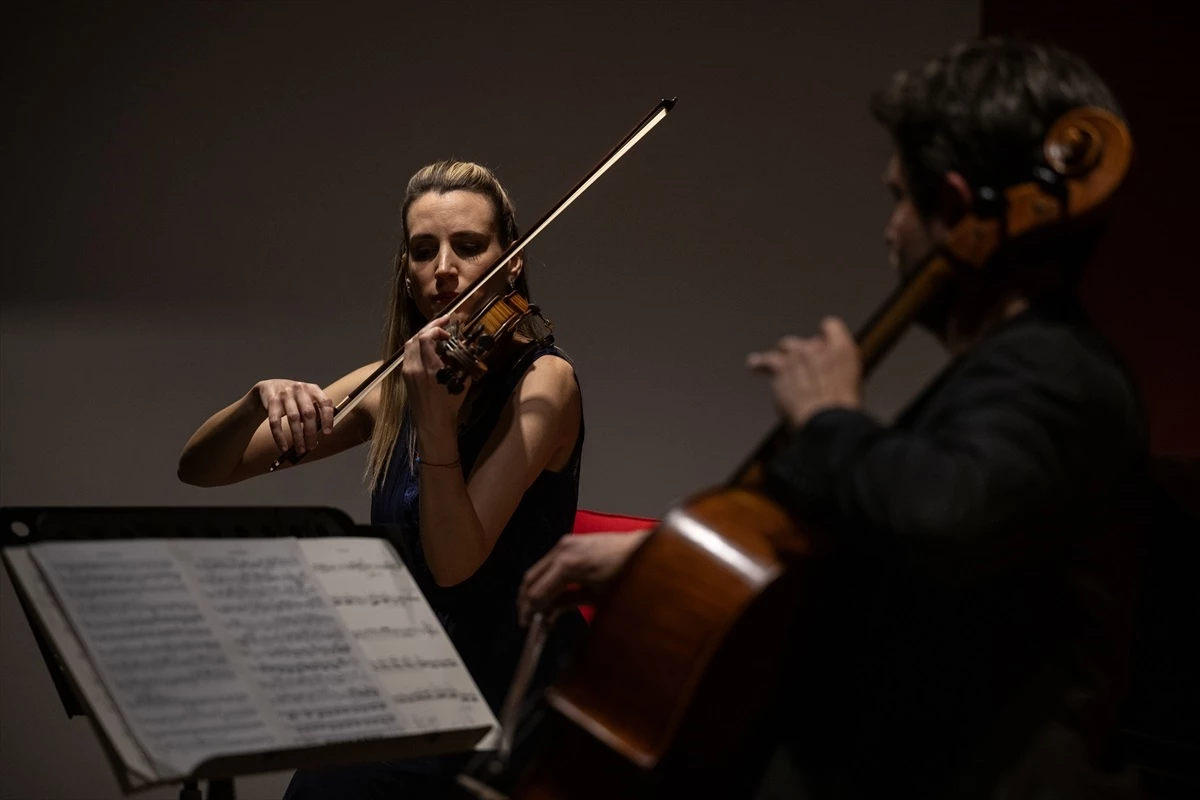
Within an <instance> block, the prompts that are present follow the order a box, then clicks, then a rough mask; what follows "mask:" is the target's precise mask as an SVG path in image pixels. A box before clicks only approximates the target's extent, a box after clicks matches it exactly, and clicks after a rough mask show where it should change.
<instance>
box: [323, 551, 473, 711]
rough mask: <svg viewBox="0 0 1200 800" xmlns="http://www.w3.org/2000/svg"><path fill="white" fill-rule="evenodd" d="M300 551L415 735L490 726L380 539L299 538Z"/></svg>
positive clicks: (453, 655) (467, 679)
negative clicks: (441, 730) (416, 732)
mask: <svg viewBox="0 0 1200 800" xmlns="http://www.w3.org/2000/svg"><path fill="white" fill-rule="evenodd" d="M300 546H301V548H302V549H303V550H304V552H305V554H306V555H307V557H308V560H309V563H311V564H312V565H313V571H314V573H315V574H316V575H317V578H318V580H319V581H320V582H321V584H322V586H324V588H325V591H326V593H327V594H328V595H329V596H330V597H331V598H333V602H334V605H335V606H337V609H338V612H339V613H340V614H341V616H342V619H343V621H344V622H345V624H346V627H347V628H348V629H349V630H350V631H351V633H352V634H353V635H354V638H355V639H356V640H357V642H358V645H359V646H360V647H361V648H362V650H363V652H364V653H365V654H366V657H367V659H368V661H369V663H370V665H371V667H372V669H373V670H374V672H375V674H376V677H377V679H378V681H379V683H380V685H381V686H382V687H383V688H384V690H385V691H386V692H387V693H388V696H389V698H390V699H391V701H392V702H393V703H395V704H396V706H397V707H398V708H400V709H401V710H402V713H404V714H406V719H407V720H408V722H409V723H410V724H411V725H413V726H414V727H416V728H418V729H420V730H433V729H438V728H453V727H477V726H484V725H495V719H494V718H493V717H492V714H491V710H490V709H489V708H488V706H487V703H485V702H484V701H483V699H482V697H481V696H480V695H479V690H478V688H477V687H476V686H475V682H474V681H473V680H472V679H471V675H470V673H469V672H467V669H466V667H465V666H464V665H463V664H462V661H461V660H460V659H459V657H458V654H457V652H456V651H455V649H454V646H453V644H452V643H451V642H450V638H449V637H448V636H447V635H446V633H445V631H444V630H443V629H442V626H441V625H440V624H439V622H438V620H437V617H436V616H435V615H434V613H433V610H432V609H431V608H430V607H429V605H428V604H427V603H426V602H425V600H424V598H423V597H422V596H421V593H420V591H419V590H418V589H417V586H416V583H415V582H414V581H413V578H412V575H411V574H409V572H408V570H407V569H406V568H405V567H404V566H403V564H402V563H401V562H400V561H399V559H398V557H397V556H396V555H395V553H394V551H393V550H392V549H391V548H390V547H389V546H388V545H387V543H385V542H383V541H381V540H379V539H369V538H362V539H350V538H338V539H305V540H302V541H301V542H300Z"/></svg>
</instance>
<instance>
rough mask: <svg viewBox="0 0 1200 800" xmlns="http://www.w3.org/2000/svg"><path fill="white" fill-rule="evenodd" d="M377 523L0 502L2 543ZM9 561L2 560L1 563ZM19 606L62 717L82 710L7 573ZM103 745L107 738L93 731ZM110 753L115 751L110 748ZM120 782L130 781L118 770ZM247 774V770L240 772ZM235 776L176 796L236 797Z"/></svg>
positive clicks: (340, 516)
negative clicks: (61, 711)
mask: <svg viewBox="0 0 1200 800" xmlns="http://www.w3.org/2000/svg"><path fill="white" fill-rule="evenodd" d="M383 531H384V529H383V528H381V527H378V526H370V525H356V524H355V523H354V520H352V519H351V518H350V516H349V515H348V514H346V513H345V512H344V511H341V510H339V509H336V508H330V507H325V506H292V507H267V506H84V507H52V506H7V507H2V508H0V546H3V547H11V546H19V545H29V544H34V543H37V542H44V541H82V540H89V541H94V540H97V539H137V538H144V539H148V538H204V539H245V538H251V537H253V538H274V537H285V536H286V537H295V538H298V539H301V538H311V537H324V536H374V537H383ZM6 567H7V562H6ZM10 577H12V579H13V584H14V587H15V588H18V591H17V592H16V594H17V598H18V600H19V601H20V603H21V610H22V611H24V613H25V617H26V619H27V620H28V622H29V627H30V629H31V630H32V631H33V636H34V640H35V641H36V642H37V645H38V649H39V650H40V651H41V654H42V660H43V661H44V662H45V664H46V669H47V670H48V671H49V673H50V678H51V680H52V681H53V682H54V688H55V689H56V690H57V691H58V697H59V699H60V700H61V701H62V704H63V710H64V711H66V713H67V716H68V717H75V716H88V715H87V711H86V709H85V708H84V705H83V703H82V702H81V701H80V699H79V697H78V696H77V695H76V693H75V690H74V689H73V688H72V686H71V684H70V681H69V680H68V678H67V674H66V670H65V668H64V667H63V665H62V664H61V663H60V661H59V659H58V656H57V655H56V654H55V650H54V647H53V646H52V645H51V643H50V642H49V641H48V639H47V638H46V636H45V635H44V633H43V632H42V630H41V626H40V625H39V624H37V623H36V622H35V620H36V612H34V610H33V609H32V608H31V606H30V604H29V602H28V599H27V598H26V597H25V595H24V593H23V592H21V591H20V590H19V582H18V581H17V578H16V576H15V575H11V570H10ZM99 738H100V740H101V743H102V745H103V746H104V747H105V749H106V750H107V749H108V747H109V745H108V743H107V741H106V740H105V737H103V736H101V737H99ZM108 755H109V757H110V759H113V758H114V757H115V755H114V754H113V753H111V752H109V753H108ZM117 774H118V782H119V783H121V784H122V789H123V790H124V791H126V792H127V793H128V792H129V791H130V790H131V787H130V786H129V785H128V784H127V782H126V781H125V779H124V776H123V775H122V773H121V772H120V771H118V773H117ZM243 774H245V773H243ZM235 777H236V775H204V776H200V777H192V778H185V779H184V780H183V785H182V787H181V788H180V790H179V800H205V798H204V796H203V795H202V793H201V791H200V788H199V781H200V780H201V779H202V778H203V779H206V780H208V794H207V800H236V796H237V795H236V791H235V788H234V778H235Z"/></svg>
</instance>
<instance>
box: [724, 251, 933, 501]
mask: <svg viewBox="0 0 1200 800" xmlns="http://www.w3.org/2000/svg"><path fill="white" fill-rule="evenodd" d="M951 270H952V267H951V263H950V261H949V259H947V257H946V256H945V255H943V254H941V253H940V252H935V253H933V254H932V255H931V256H930V257H928V258H927V259H926V260H925V261H924V262H923V263H922V264H921V265H920V266H919V267H918V268H917V269H916V270H914V271H913V273H912V274H911V275H910V276H909V277H908V278H907V279H905V280H904V281H902V282H901V283H900V285H899V286H897V287H896V288H895V289H894V290H893V291H892V293H891V294H890V295H888V297H887V298H886V299H885V300H884V301H883V302H882V303H880V304H879V306H878V307H877V308H876V309H875V313H873V314H872V315H871V316H870V317H868V318H867V321H866V322H865V323H864V324H863V325H862V327H861V328H860V329H859V331H858V333H857V334H856V335H855V337H854V340H855V342H856V343H857V344H858V352H859V358H860V359H861V364H862V377H863V380H866V379H867V377H868V376H869V375H870V374H871V373H872V372H873V371H874V369H875V367H876V366H878V365H879V362H881V361H882V360H883V357H884V356H886V355H887V354H888V352H889V351H890V350H891V348H892V346H893V345H895V344H896V342H897V341H899V339H900V337H901V335H903V333H904V332H905V331H906V330H907V329H908V326H909V324H911V323H912V321H913V319H914V318H915V317H916V316H917V314H918V313H919V312H920V311H921V309H922V308H923V307H924V306H925V305H926V304H927V303H928V302H929V301H930V299H931V298H932V297H933V296H934V295H935V294H936V293H937V292H938V291H939V290H940V288H941V287H942V286H943V285H944V284H945V282H946V279H947V278H948V277H949V276H950V273H951ZM789 434H790V430H789V428H788V425H787V423H786V422H780V423H779V424H778V425H776V426H775V428H774V430H772V431H771V432H770V434H768V435H767V437H766V439H764V440H763V441H762V443H761V444H759V446H758V447H756V448H755V449H754V451H753V453H752V454H751V456H750V457H749V458H748V459H747V460H746V461H744V462H743V463H742V464H741V466H739V467H738V469H737V470H736V471H735V472H734V473H733V477H732V478H731V479H730V481H729V483H730V484H731V485H741V486H757V485H759V484H761V482H762V479H763V467H764V465H765V464H766V462H767V461H769V460H770V459H771V457H772V456H774V455H775V453H776V452H777V451H778V449H779V447H780V446H781V445H782V444H783V443H784V442H785V441H787V438H788V436H789Z"/></svg>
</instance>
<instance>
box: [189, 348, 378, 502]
mask: <svg viewBox="0 0 1200 800" xmlns="http://www.w3.org/2000/svg"><path fill="white" fill-rule="evenodd" d="M378 366H379V364H378V362H377V363H375V364H368V365H366V366H364V367H361V368H359V369H357V370H355V371H354V372H351V373H350V374H348V375H345V376H343V377H342V378H339V379H338V380H336V381H334V382H333V383H332V384H330V385H329V386H328V387H326V388H325V389H323V390H322V389H321V388H320V387H318V386H315V385H313V384H304V383H301V382H299V381H287V380H267V381H260V382H259V383H257V384H255V385H254V386H253V387H252V388H251V389H250V391H249V392H247V393H246V394H245V395H244V396H242V397H241V398H240V399H239V400H237V401H235V402H234V403H231V404H230V405H228V406H226V407H225V408H223V409H222V410H220V411H218V412H217V413H216V414H214V415H213V416H211V417H209V419H208V420H207V421H206V422H205V423H204V424H203V425H201V426H200V428H199V429H198V430H197V431H196V432H195V433H193V434H192V437H191V438H190V439H188V442H187V444H186V445H184V448H183V453H182V454H181V455H180V457H179V470H178V475H179V479H180V480H181V481H183V482H184V483H190V484H192V485H195V486H225V485H228V484H231V483H238V482H239V481H244V480H246V479H247V478H253V477H254V476H256V475H262V474H265V473H266V472H267V469H268V468H269V467H270V466H271V463H272V462H274V460H275V459H276V458H278V457H279V455H280V453H283V452H285V451H287V450H288V449H290V448H291V447H292V444H293V442H295V443H298V449H299V448H304V449H306V450H311V452H308V453H307V454H306V455H305V457H304V460H302V461H301V462H300V464H306V463H308V462H310V461H316V460H318V459H321V458H326V457H328V456H331V455H334V454H335V453H340V452H342V451H343V450H347V449H349V448H351V447H354V446H355V445H358V444H361V443H363V442H365V441H366V440H368V439H369V438H370V436H371V431H372V429H373V426H374V419H375V413H376V410H377V409H378V406H379V399H378V398H379V395H378V392H372V393H371V394H370V395H368V396H367V397H364V398H363V400H362V402H361V403H359V404H358V406H357V407H355V409H354V410H353V411H351V412H350V417H349V418H347V419H345V420H341V419H339V421H338V424H337V425H336V426H334V427H333V428H332V430H331V431H330V430H329V426H330V425H331V423H332V420H333V406H334V405H335V404H336V403H338V402H340V401H341V400H342V399H343V398H344V397H345V396H346V395H348V394H349V393H350V392H351V391H352V390H353V389H354V388H355V387H357V386H358V385H359V384H361V383H362V382H363V381H364V380H366V379H367V377H368V376H369V375H370V374H371V373H372V372H373V371H374V370H375V369H376V368H377V367H378ZM322 429H324V430H325V431H329V432H326V433H324V434H323V435H321V436H320V437H318V433H319V432H321V431H322ZM291 466H292V465H291V464H290V463H288V462H286V461H285V462H284V463H283V465H282V467H281V468H289V467H291Z"/></svg>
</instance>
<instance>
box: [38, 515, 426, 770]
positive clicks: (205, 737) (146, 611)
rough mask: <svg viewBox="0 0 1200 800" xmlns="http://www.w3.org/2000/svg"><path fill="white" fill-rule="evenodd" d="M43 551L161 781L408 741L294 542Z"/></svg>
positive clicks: (128, 544)
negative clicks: (291, 754)
mask: <svg viewBox="0 0 1200 800" xmlns="http://www.w3.org/2000/svg"><path fill="white" fill-rule="evenodd" d="M31 549H32V552H33V556H34V558H35V560H36V561H37V562H38V564H39V566H41V568H42V570H43V572H44V573H45V575H46V577H47V579H48V580H49V582H50V584H51V585H52V586H53V587H54V589H55V592H56V594H57V596H58V598H59V600H60V601H61V602H62V604H63V606H64V607H65V608H66V610H67V612H68V614H69V616H70V618H71V620H72V622H73V623H74V625H75V628H76V631H77V633H78V634H79V636H80V638H81V639H82V640H83V642H84V645H85V647H86V648H87V650H88V652H89V654H90V655H91V658H92V661H93V663H94V664H95V665H96V667H97V669H98V671H99V673H100V674H101V676H102V677H103V678H104V680H105V682H106V684H107V685H108V686H109V687H111V691H112V694H113V697H114V700H115V701H116V703H117V705H118V706H119V707H120V708H121V709H122V711H123V712H124V717H125V719H126V721H127V722H128V724H129V726H130V728H131V729H132V730H133V732H134V734H135V736H136V737H137V739H138V741H139V742H140V743H141V745H142V748H143V749H144V750H145V751H146V753H147V755H148V756H149V759H150V761H151V762H152V763H153V764H154V767H155V771H156V772H157V773H158V774H159V776H160V777H162V778H170V777H176V776H182V775H186V774H188V773H190V772H191V771H192V770H193V769H194V768H195V767H196V766H198V765H199V764H200V763H202V762H203V761H204V760H206V759H208V758H212V757H214V756H218V755H225V754H231V753H252V752H261V751H264V750H272V749H279V748H287V747H292V746H299V745H304V744H313V743H321V742H329V741H341V740H351V739H360V738H365V737H372V736H380V735H401V734H403V733H404V732H405V730H406V729H407V728H408V727H409V726H407V725H405V724H404V721H403V714H402V713H400V712H398V710H397V707H396V706H395V705H394V704H393V703H392V701H391V700H390V698H388V697H387V695H386V693H385V692H384V691H383V690H382V688H381V687H380V684H379V683H378V682H377V681H376V680H375V675H374V673H373V671H372V670H371V668H370V666H369V665H368V664H367V663H366V662H365V660H364V659H363V658H362V656H361V651H359V650H358V649H357V645H356V644H355V642H354V640H353V638H352V637H351V636H350V635H349V634H348V633H347V632H346V631H345V629H344V627H343V626H342V623H341V620H340V617H339V615H338V611H337V609H336V607H335V606H334V605H333V604H332V602H331V601H330V599H329V597H328V596H327V595H325V593H324V592H323V591H322V590H321V588H320V587H319V585H318V584H317V583H316V581H315V579H314V577H313V575H312V573H311V571H310V570H309V568H308V565H307V563H306V560H305V558H304V556H303V554H302V552H301V551H300V549H299V547H298V545H297V544H296V541H295V540H294V539H196V540H183V539H181V540H154V539H140V540H132V541H117V540H108V541H103V542H44V543H41V544H38V545H35V546H33V548H31Z"/></svg>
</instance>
